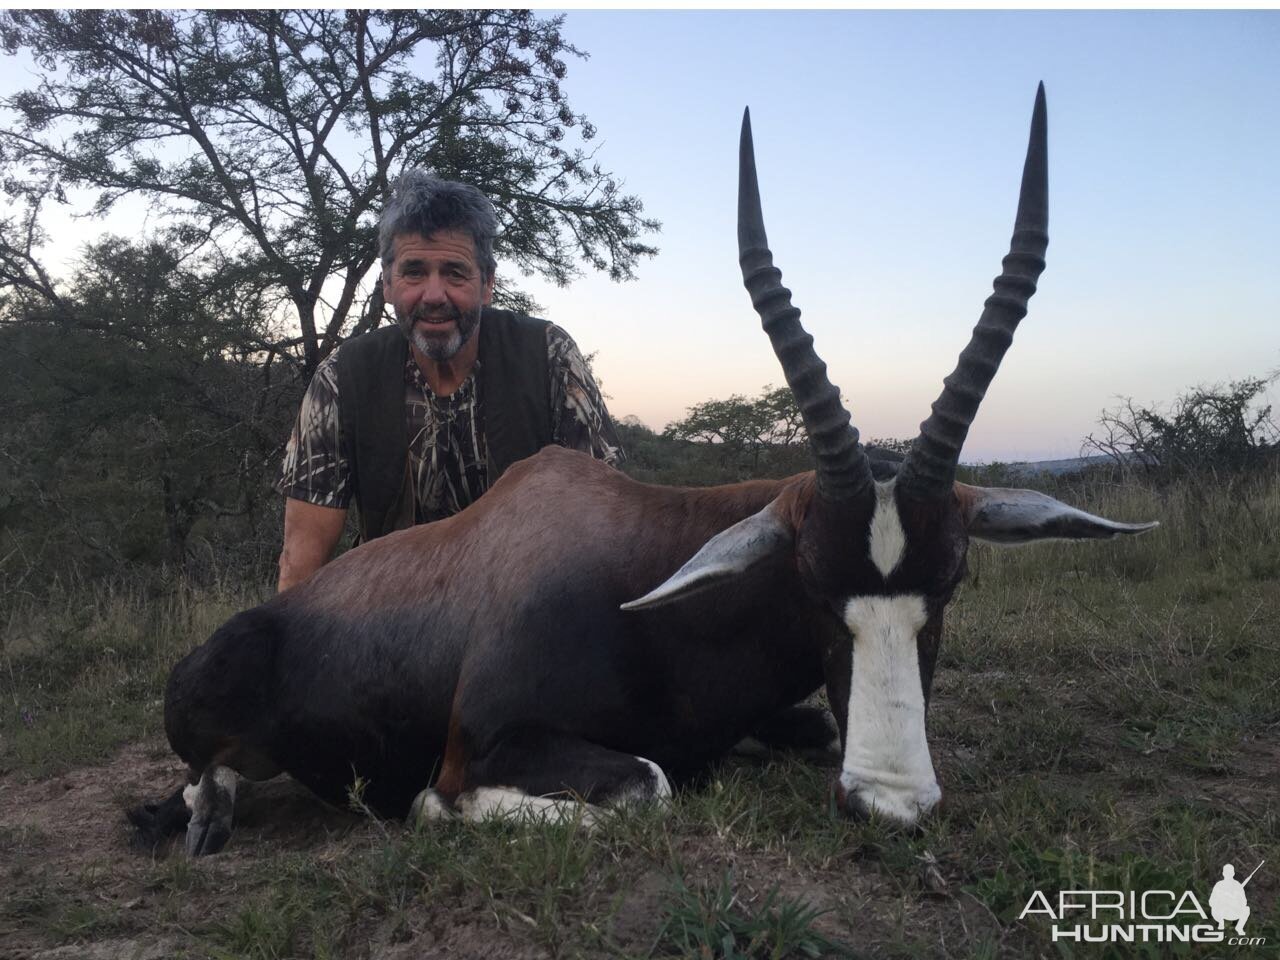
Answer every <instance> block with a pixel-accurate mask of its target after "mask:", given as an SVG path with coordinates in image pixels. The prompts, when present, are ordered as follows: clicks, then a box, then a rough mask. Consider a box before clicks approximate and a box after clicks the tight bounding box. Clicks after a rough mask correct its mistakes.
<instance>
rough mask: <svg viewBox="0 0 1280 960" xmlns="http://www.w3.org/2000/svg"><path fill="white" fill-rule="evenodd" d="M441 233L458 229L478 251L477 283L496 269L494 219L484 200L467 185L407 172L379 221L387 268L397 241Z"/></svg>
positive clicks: (381, 250) (424, 171)
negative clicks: (402, 238) (478, 278)
mask: <svg viewBox="0 0 1280 960" xmlns="http://www.w3.org/2000/svg"><path fill="white" fill-rule="evenodd" d="M439 230H462V231H464V232H466V233H469V234H470V235H471V239H472V240H473V241H474V243H475V246H476V264H477V266H479V268H480V278H481V279H482V280H486V281H487V280H489V279H490V278H491V277H492V276H493V271H494V268H495V267H496V266H497V264H496V261H495V260H494V259H493V239H494V237H496V236H497V235H498V218H497V215H496V214H495V213H494V212H493V204H492V203H490V202H489V199H488V197H486V196H485V195H484V194H483V193H481V192H480V191H479V190H477V189H476V188H475V187H473V186H471V185H470V184H467V183H458V182H456V181H454V180H441V179H440V178H439V177H437V176H435V175H434V174H431V173H428V172H427V171H426V170H422V169H410V170H405V171H404V172H403V173H402V174H400V179H399V180H397V181H396V184H395V187H394V188H393V189H392V192H391V199H390V200H389V201H388V202H387V206H386V207H385V209H383V211H382V218H381V219H380V220H379V221H378V250H379V252H380V253H381V255H382V266H383V269H386V268H387V267H389V266H390V265H391V261H392V259H393V258H394V257H395V239H396V237H398V236H402V235H404V234H406V233H418V234H421V235H422V236H424V237H429V236H431V234H433V233H435V232H437V231H439Z"/></svg>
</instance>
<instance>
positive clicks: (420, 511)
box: [276, 324, 623, 523]
mask: <svg viewBox="0 0 1280 960" xmlns="http://www.w3.org/2000/svg"><path fill="white" fill-rule="evenodd" d="M339 349H341V348H339ZM337 356H338V351H337V350H335V351H334V352H333V353H331V354H330V355H329V356H328V357H327V358H325V360H324V361H323V362H322V363H321V364H320V366H319V367H318V368H317V369H316V373H315V376H314V377H313V378H312V380H311V385H310V386H309V387H308V388H307V392H306V395H305V396H304V397H303V398H302V406H301V407H300V408H299V410H298V418H297V420H296V421H295V422H294V425H293V433H292V434H291V435H290V437H289V443H288V446H287V447H286V448H285V454H284V467H283V470H282V471H281V476H280V481H279V482H278V483H277V484H276V489H277V490H279V491H280V492H281V493H283V494H284V495H285V496H286V497H293V498H295V499H297V500H305V501H306V502H307V503H314V504H316V505H318V506H322V507H340V508H345V507H347V506H348V505H349V504H350V503H351V500H352V497H353V495H354V488H353V484H352V476H351V470H352V467H351V457H350V454H349V451H348V449H347V447H346V445H345V444H346V441H345V439H344V437H343V435H342V428H341V425H340V418H339V416H338V373H337V367H336V365H335V361H336V360H337ZM547 358H548V366H549V367H550V372H551V377H550V380H551V395H550V397H549V401H550V404H551V431H552V432H551V436H552V440H553V441H554V442H555V443H557V444H559V445H560V446H562V447H568V448H569V449H571V450H581V451H582V452H583V453H589V454H591V456H593V457H595V458H596V459H598V460H603V461H604V462H605V463H608V464H610V465H611V466H617V465H618V464H619V463H621V462H622V460H623V453H622V448H621V447H620V446H619V445H618V437H617V433H616V432H615V430H614V426H613V421H612V420H610V419H609V411H608V410H607V409H605V405H604V399H603V398H602V397H601V396H600V388H599V387H597V386H596V382H595V380H594V379H593V378H592V376H591V372H590V370H588V369H587V363H586V360H584V359H583V357H582V354H581V353H580V352H579V350H578V346H577V344H575V343H574V342H573V338H571V337H570V336H569V334H567V333H565V332H564V330H562V329H560V328H559V327H557V326H556V325H555V324H548V325H547ZM480 363H481V361H479V360H477V361H476V366H475V368H474V369H473V370H472V371H471V374H470V376H468V377H467V379H466V380H464V381H463V383H462V385H461V386H460V387H459V388H458V389H457V390H456V391H455V392H454V393H453V394H452V395H451V396H447V397H438V396H436V395H435V394H434V393H432V391H431V388H430V387H429V386H428V385H427V381H426V378H425V377H424V376H423V375H422V371H421V370H420V369H419V367H418V364H417V363H416V362H415V361H414V359H413V354H412V353H411V354H410V355H409V359H408V360H407V362H406V363H405V367H404V381H405V403H404V415H405V430H406V435H407V436H408V438H409V467H410V469H411V471H412V474H413V487H414V519H415V522H417V523H426V522H428V521H431V520H439V519H441V518H443V517H447V516H451V515H452V514H455V513H457V512H458V511H460V510H462V509H464V508H465V507H467V506H468V505H470V504H471V503H473V502H474V501H475V500H476V498H477V497H479V496H480V494H482V493H484V492H485V490H487V489H488V488H489V471H488V463H487V460H488V458H487V452H486V449H485V438H484V398H483V397H482V396H480V390H479V380H478V378H477V376H476V374H477V373H478V371H479V368H480Z"/></svg>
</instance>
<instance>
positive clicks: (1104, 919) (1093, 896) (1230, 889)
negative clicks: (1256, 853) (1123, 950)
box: [1018, 860, 1267, 947]
mask: <svg viewBox="0 0 1280 960" xmlns="http://www.w3.org/2000/svg"><path fill="white" fill-rule="evenodd" d="M1266 862H1267V861H1265V860H1263V861H1262V863H1259V864H1258V865H1257V866H1256V867H1254V868H1253V873H1250V874H1249V875H1248V876H1247V877H1245V878H1244V880H1237V879H1236V868H1235V866H1234V865H1233V864H1230V863H1228V864H1226V865H1225V866H1224V867H1223V868H1222V879H1221V880H1219V881H1218V882H1217V883H1215V884H1214V885H1213V890H1212V891H1211V892H1210V893H1209V902H1208V909H1207V910H1206V909H1205V907H1204V905H1203V904H1202V903H1201V901H1200V900H1199V899H1198V898H1197V896H1196V894H1195V893H1193V892H1192V891H1190V890H1183V891H1182V892H1180V893H1179V892H1178V891H1177V890H1059V891H1058V892H1057V896H1056V898H1055V899H1051V898H1050V897H1047V896H1045V894H1044V893H1043V892H1042V891H1040V890H1036V891H1035V892H1034V893H1032V895H1031V898H1030V899H1029V900H1027V905H1026V906H1025V907H1023V908H1022V913H1021V914H1019V915H1018V919H1019V920H1025V919H1027V918H1028V917H1035V916H1040V917H1043V918H1045V919H1046V920H1048V921H1049V923H1050V927H1049V934H1050V937H1051V938H1052V939H1053V941H1054V942H1055V943H1056V942H1057V941H1059V940H1063V941H1074V942H1076V943H1221V944H1225V945H1227V946H1230V947H1259V946H1262V945H1263V944H1265V943H1266V942H1267V938H1266V937H1248V936H1245V932H1244V925H1245V922H1246V921H1247V920H1248V919H1249V914H1250V910H1249V899H1248V897H1247V896H1246V895H1245V892H1244V888H1245V887H1246V886H1248V884H1249V881H1250V880H1252V879H1253V876H1254V874H1256V873H1257V872H1258V871H1259V870H1261V869H1262V864H1264V863H1266ZM1210 918H1212V921H1211V920H1210ZM1229 923H1230V924H1234V925H1235V928H1234V930H1229V929H1227V924H1229Z"/></svg>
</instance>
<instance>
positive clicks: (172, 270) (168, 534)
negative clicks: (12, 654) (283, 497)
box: [0, 237, 300, 590]
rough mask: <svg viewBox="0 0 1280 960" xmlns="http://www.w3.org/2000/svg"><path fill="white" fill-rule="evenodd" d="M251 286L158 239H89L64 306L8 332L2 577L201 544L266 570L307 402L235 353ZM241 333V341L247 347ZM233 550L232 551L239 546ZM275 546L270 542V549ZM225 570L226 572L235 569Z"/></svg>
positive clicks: (187, 555) (163, 558) (116, 562)
mask: <svg viewBox="0 0 1280 960" xmlns="http://www.w3.org/2000/svg"><path fill="white" fill-rule="evenodd" d="M242 294H243V290H241V289H239V288H237V289H235V290H233V291H231V293H230V294H229V293H228V292H227V291H224V290H218V289H212V290H211V289H209V287H208V286H207V283H206V281H205V279H204V278H203V277H202V276H201V275H199V274H198V273H194V272H192V271H191V270H190V269H188V268H187V267H186V266H185V265H183V264H182V263H181V262H180V261H179V260H178V259H177V258H175V257H174V256H173V255H172V253H171V252H169V251H166V250H165V249H164V248H163V247H162V246H158V245H155V244H132V243H129V242H127V241H124V240H121V239H119V238H115V237H107V238H104V239H102V240H101V241H99V242H97V243H95V244H93V245H91V246H89V247H88V248H87V249H86V252H85V255H84V257H83V259H82V260H81V262H80V263H79V265H78V269H77V270H76V271H75V274H74V277H73V279H72V280H71V281H70V282H69V283H68V284H67V286H66V289H65V291H64V293H63V294H62V296H61V301H60V305H59V306H58V307H54V306H53V305H49V304H43V305H42V304H41V303H39V302H38V301H35V302H31V303H26V304H25V305H24V309H23V311H22V315H21V320H20V322H19V321H11V322H9V323H5V324H0V406H2V407H3V409H4V410H5V417H4V420H3V422H0V462H3V464H4V466H3V469H2V470H0V526H2V527H3V535H2V537H0V583H3V584H4V586H5V588H6V589H9V590H14V589H18V588H25V589H32V584H31V583H29V582H28V581H41V580H47V579H48V578H49V577H50V576H51V575H52V574H55V573H59V572H61V573H65V572H67V571H71V570H77V571H79V572H83V573H89V574H100V573H106V572H112V571H120V570H121V569H122V568H124V567H126V566H129V565H131V564H137V563H140V564H144V565H154V564H158V563H165V564H170V565H179V566H188V565H189V562H190V561H191V560H192V559H193V558H194V557H193V552H192V551H193V550H194V549H195V546H196V544H195V541H196V540H199V541H200V542H201V543H203V544H206V545H209V546H210V548H211V549H215V547H214V546H213V544H214V541H216V540H219V538H217V537H214V536H212V534H213V527H214V526H216V525H218V524H219V523H224V524H225V522H228V521H229V522H232V523H234V524H235V525H236V526H235V530H234V532H233V533H231V532H229V535H228V536H225V537H222V538H220V542H219V543H218V545H217V546H216V549H218V550H224V549H227V548H232V549H234V550H235V551H237V553H236V558H235V559H236V560H237V561H239V562H241V563H243V562H254V561H257V562H261V561H262V559H263V556H262V554H264V553H267V552H269V551H267V550H265V549H264V544H263V541H264V536H267V537H269V538H270V540H272V541H275V540H276V539H277V537H278V524H277V523H276V522H275V521H274V520H271V521H269V522H263V519H264V518H263V512H264V510H266V511H270V509H271V508H270V506H268V505H267V504H264V499H265V500H267V501H268V503H269V502H270V501H271V500H274V498H269V497H268V496H267V491H268V481H269V479H271V478H273V477H274V474H275V471H276V470H277V469H278V463H279V460H278V451H279V448H280V445H281V443H282V439H283V437H284V435H285V433H286V431H287V427H288V423H289V419H290V417H291V416H292V414H293V411H294V410H295V409H296V405H297V402H298V399H299V397H300V392H299V386H298V384H297V383H296V381H295V380H294V379H292V378H290V377H287V376H279V377H276V378H274V380H269V381H266V383H265V385H264V372H267V373H269V372H270V368H269V367H266V366H264V363H263V361H262V360H260V359H250V358H248V357H247V356H245V355H241V354H237V352H236V351H235V349H234V348H233V344H232V343H231V342H230V339H231V337H232V335H231V334H230V333H229V326H228V324H227V323H226V322H224V321H225V319H226V318H228V317H231V318H237V317H238V318H239V320H240V322H241V323H242V324H243V325H244V326H245V327H246V328H247V329H250V330H252V329H253V328H255V327H256V326H258V324H257V323H255V322H254V320H255V318H256V316H257V313H256V311H257V310H258V309H259V307H258V306H256V305H254V304H253V303H252V302H240V301H239V300H238V299H233V300H232V301H231V302H228V297H229V296H233V297H234V298H239V297H240V296H241V295H242ZM239 336H240V334H238V333H237V334H235V338H239ZM233 545H234V546H233ZM273 548H274V543H273V544H272V549H273ZM227 565H228V564H223V566H224V567H225V566H227Z"/></svg>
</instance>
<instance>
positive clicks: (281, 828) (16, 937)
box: [0, 741, 373, 960]
mask: <svg viewBox="0 0 1280 960" xmlns="http://www.w3.org/2000/svg"><path fill="white" fill-rule="evenodd" d="M182 778H183V769H182V765H181V763H180V762H179V761H178V760H177V759H176V758H175V757H174V756H173V754H172V753H171V752H170V751H169V749H168V748H167V747H166V746H164V745H163V744H162V743H160V742H158V741H151V742H147V743H141V744H131V745H129V746H127V747H125V748H124V749H122V750H121V751H120V752H119V753H118V754H117V755H116V756H115V757H114V758H113V759H112V760H111V761H110V762H108V763H106V764H103V765H101V766H94V767H82V768H77V769H73V770H70V771H68V772H67V773H65V774H63V775H60V776H55V777H52V778H49V779H44V780H24V779H23V778H22V777H20V776H19V775H18V774H16V773H10V774H8V775H5V776H4V777H0V891H2V893H0V957H5V958H10V957H12V958H15V960H16V958H33V960H34V958H40V960H53V958H57V957H77V958H80V957H87V958H96V957H103V958H106V957H111V958H117V957H121V958H130V957H133V958H137V960H152V958H159V957H174V956H181V955H186V953H185V951H184V948H183V947H182V946H181V944H180V941H179V940H178V939H176V938H175V937H174V936H170V935H162V934H159V933H157V932H156V931H159V930H162V929H174V928H175V927H176V928H178V929H186V930H192V929H199V928H202V927H207V926H208V925H209V924H210V923H216V922H219V921H221V920H225V919H227V918H228V917H230V916H233V915H234V913H235V912H236V911H238V910H239V908H240V906H241V905H242V901H243V898H244V894H245V891H244V890H243V889H241V888H240V886H239V879H238V875H239V874H242V873H244V872H245V869H244V868H245V867H247V866H250V865H252V864H253V863H254V862H255V861H260V860H263V859H266V858H269V857H271V856H272V855H274V854H278V853H280V852H282V851H288V850H290V849H315V848H317V847H320V848H324V847H335V846H338V845H340V841H341V839H342V838H343V837H345V836H347V835H348V834H351V833H352V832H353V831H369V830H372V829H373V827H372V826H371V825H369V824H367V823H365V822H363V821H362V820H361V819H360V818H358V817H356V816H355V815H353V814H350V813H347V812H344V811H339V810H334V809H332V808H330V807H328V806H326V805H324V804H322V803H321V802H320V801H318V800H316V799H315V798H314V797H312V796H311V794H310V793H308V792H307V791H306V790H305V789H304V788H302V787H301V786H299V785H298V784H296V783H294V782H293V781H290V780H288V779H287V778H280V779H279V780H276V781H271V782H270V783H265V784H244V785H243V787H244V789H243V790H242V793H241V795H240V796H239V797H238V798H237V802H236V822H237V828H236V829H237V833H236V840H235V842H234V843H233V845H232V846H231V847H230V848H228V850H227V851H226V852H225V853H224V854H223V855H221V856H218V857H213V858H208V859H205V860H202V861H200V862H199V863H198V864H191V865H190V866H191V870H192V871H193V874H192V876H190V877H189V878H187V880H186V882H185V885H186V886H187V887H188V891H187V892H188V893H189V895H188V896H185V897H184V896H179V895H176V894H175V893H174V888H175V886H181V885H182V884H173V883H168V882H163V883H162V882H160V881H161V879H162V878H163V877H164V875H165V870H166V869H169V868H168V867H167V866H166V862H165V861H164V860H163V859H159V860H158V859H155V858H153V857H152V855H151V854H150V852H147V851H139V850H137V849H135V848H133V847H132V846H131V845H130V840H131V838H132V828H131V827H129V825H128V824H127V823H126V822H125V817H124V811H125V809H126V807H129V806H132V805H135V804H137V803H139V802H141V801H143V800H150V801H156V800H160V799H161V798H163V797H164V796H166V795H167V794H169V793H170V792H171V791H172V790H173V789H174V788H176V787H177V786H179V785H180V784H181V783H182ZM178 842H179V843H180V842H181V838H178ZM179 858H181V853H180V848H179V850H178V852H175V854H174V856H173V859H174V860H177V859H179ZM197 891H198V892H197ZM197 955H198V954H197Z"/></svg>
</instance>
